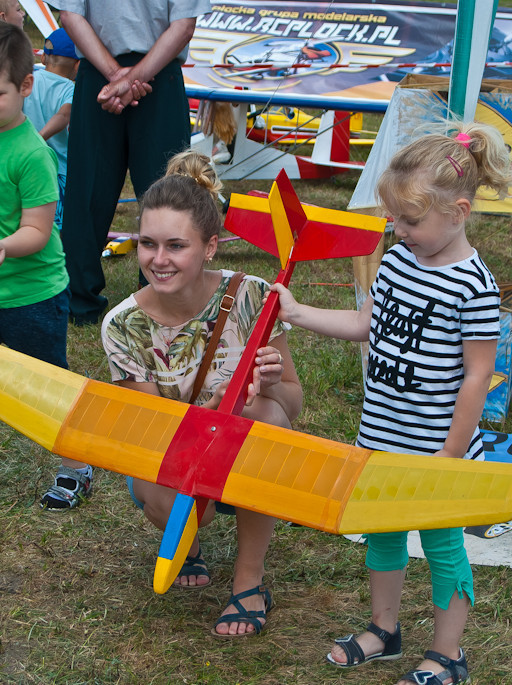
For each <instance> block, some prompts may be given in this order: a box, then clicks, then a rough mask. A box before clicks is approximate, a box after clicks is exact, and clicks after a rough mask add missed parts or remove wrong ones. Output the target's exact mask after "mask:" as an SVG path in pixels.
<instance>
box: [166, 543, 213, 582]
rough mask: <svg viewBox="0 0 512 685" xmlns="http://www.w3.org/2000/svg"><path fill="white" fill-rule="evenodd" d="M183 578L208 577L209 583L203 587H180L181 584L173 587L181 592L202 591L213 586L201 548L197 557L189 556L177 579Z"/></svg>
mask: <svg viewBox="0 0 512 685" xmlns="http://www.w3.org/2000/svg"><path fill="white" fill-rule="evenodd" d="M181 576H187V577H189V576H207V577H208V582H207V583H203V585H180V584H179V583H173V586H172V587H177V588H180V589H181V590H202V589H203V588H205V587H208V585H211V583H212V581H211V578H210V574H209V572H208V568H207V566H206V562H205V560H204V559H203V553H202V551H201V548H199V552H198V553H197V555H196V556H195V557H193V556H190V555H189V556H187V558H186V559H185V563H184V564H183V566H182V567H181V571H180V572H179V573H178V576H177V578H181Z"/></svg>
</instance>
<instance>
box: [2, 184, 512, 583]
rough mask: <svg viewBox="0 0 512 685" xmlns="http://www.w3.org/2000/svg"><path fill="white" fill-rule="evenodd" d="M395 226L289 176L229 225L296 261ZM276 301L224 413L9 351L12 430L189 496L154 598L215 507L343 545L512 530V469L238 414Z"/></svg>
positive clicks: (336, 253)
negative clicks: (322, 199) (302, 190)
mask: <svg viewBox="0 0 512 685" xmlns="http://www.w3.org/2000/svg"><path fill="white" fill-rule="evenodd" d="M384 223H385V220H383V219H377V218H375V217H363V216H361V215H357V214H346V213H345V212H338V211H333V210H325V209H320V208H318V207H311V206H302V205H301V204H300V202H299V200H298V198H297V196H296V195H295V193H294V191H293V188H292V186H291V183H290V182H289V180H288V178H287V176H286V174H284V172H282V173H281V174H280V175H279V176H278V178H277V180H276V182H275V184H274V186H273V188H272V191H271V193H270V195H269V197H268V198H266V197H247V196H239V195H235V196H232V198H231V204H230V209H229V212H228V216H227V218H226V224H227V227H228V228H229V229H230V230H231V231H233V232H236V233H237V234H238V235H240V236H242V237H245V238H248V239H249V240H250V241H251V242H252V243H254V244H256V245H258V246H259V247H262V248H263V249H265V250H267V251H268V252H270V253H271V254H274V255H276V256H279V258H280V260H281V265H282V267H283V268H282V270H281V271H280V273H279V275H278V281H279V282H281V283H284V284H285V285H286V284H287V283H288V282H289V279H290V276H291V273H292V270H293V267H294V265H295V263H296V262H297V261H303V260H306V259H318V258H322V257H323V258H327V257H342V256H353V255H358V254H368V253H370V252H372V251H373V249H374V248H375V245H376V244H377V242H378V240H379V238H380V236H381V233H382V231H383V230H384ZM278 310H279V302H278V297H277V294H276V293H271V294H270V296H269V298H268V300H267V302H266V304H265V306H264V308H263V311H262V313H261V315H260V318H259V320H258V323H257V325H256V327H255V330H254V332H253V335H252V336H251V338H250V340H249V342H248V345H247V347H246V349H245V351H244V354H243V356H242V358H241V360H240V363H239V365H238V367H237V370H236V372H235V374H234V375H233V378H232V380H231V382H230V384H229V387H228V389H227V391H226V394H225V396H224V398H223V400H222V402H221V404H220V406H219V408H218V409H217V410H211V409H205V408H204V407H197V406H194V405H187V404H184V403H180V402H175V401H172V400H168V399H165V398H162V397H155V396H153V395H149V394H144V393H140V392H137V391H135V390H128V389H126V388H121V387H118V386H115V385H109V384H106V383H101V382H99V381H94V380H90V379H87V378H83V377H81V376H78V375H77V374H74V373H71V372H69V371H65V370H63V369H60V368H57V367H54V366H51V365H49V364H46V363H44V362H41V361H38V360H36V359H33V358H31V357H26V356H25V355H22V354H19V353H17V352H14V351H12V350H9V349H8V348H5V347H0V418H1V419H2V420H3V421H5V422H6V423H8V424H10V425H11V426H13V427H14V428H16V429H17V430H19V431H21V432H22V433H24V434H25V435H27V436H28V437H30V438H31V439H33V440H35V441H36V442H38V443H39V444H41V445H43V446H44V447H46V448H47V449H49V450H51V451H53V452H55V453H57V454H60V455H62V456H65V457H71V458H73V459H77V460H79V461H85V462H87V463H90V464H92V465H95V466H100V467H102V468H105V469H109V470H112V471H117V472H119V473H124V474H127V475H131V476H134V477H136V478H141V479H143V480H147V481H149V482H153V483H159V484H161V485H165V486H168V487H171V488H174V489H176V490H178V492H179V494H178V496H177V498H176V501H175V504H174V507H173V510H172V512H171V515H170V517H169V522H168V524H167V528H166V530H165V532H164V535H163V538H162V544H161V547H160V551H159V557H158V560H157V564H156V569H155V578H154V588H155V591H156V592H159V593H163V592H165V591H166V590H167V589H168V588H169V586H170V585H171V583H172V582H173V580H174V579H175V577H176V576H177V575H178V573H179V571H180V569H181V566H182V564H183V561H184V559H185V557H186V555H187V552H188V551H189V548H190V544H191V542H192V539H193V537H194V535H195V533H196V532H197V529H198V523H199V521H200V519H201V516H202V513H203V512H204V508H205V505H206V502H207V500H208V499H214V500H218V501H222V502H225V503H227V504H232V505H235V506H239V507H244V508H246V509H251V510H254V511H258V512H261V513H264V514H268V515H270V516H276V517H278V518H284V519H287V520H290V521H294V522H297V523H301V524H303V525H306V526H310V527H313V528H318V529H321V530H324V531H328V532H331V533H337V534H339V533H354V532H361V531H365V532H384V531H391V530H402V529H403V528H404V525H406V527H407V528H408V529H417V528H419V529H421V528H442V527H447V526H457V525H479V524H484V523H488V522H489V521H498V520H502V521H507V520H509V519H511V518H512V465H510V464H503V463H499V462H473V461H463V460H460V459H441V458H437V459H432V457H428V456H416V455H400V454H389V453H384V452H372V451H371V450H366V449H361V448H357V447H353V446H350V445H345V444H341V443H336V442H333V441H331V440H326V439H323V438H318V437H315V436H311V435H306V434H302V433H298V432H295V431H293V430H288V429H284V428H278V427H275V426H270V425H267V424H264V423H259V422H257V421H251V420H249V419H246V418H243V417H241V416H239V415H237V414H240V413H241V411H242V408H243V406H244V397H245V392H246V388H247V384H248V379H249V378H250V377H251V374H252V367H253V363H254V357H255V355H256V350H257V349H258V347H260V346H261V345H264V344H265V343H266V341H267V340H268V336H269V334H270V331H271V329H272V325H273V323H274V321H275V318H276V315H277V312H278Z"/></svg>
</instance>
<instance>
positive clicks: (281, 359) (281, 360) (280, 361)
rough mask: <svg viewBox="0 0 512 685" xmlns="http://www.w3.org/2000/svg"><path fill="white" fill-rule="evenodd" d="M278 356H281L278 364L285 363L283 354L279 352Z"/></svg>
mask: <svg viewBox="0 0 512 685" xmlns="http://www.w3.org/2000/svg"><path fill="white" fill-rule="evenodd" d="M278 354H279V359H278V360H277V363H278V364H282V363H283V355H282V354H281V352H278Z"/></svg>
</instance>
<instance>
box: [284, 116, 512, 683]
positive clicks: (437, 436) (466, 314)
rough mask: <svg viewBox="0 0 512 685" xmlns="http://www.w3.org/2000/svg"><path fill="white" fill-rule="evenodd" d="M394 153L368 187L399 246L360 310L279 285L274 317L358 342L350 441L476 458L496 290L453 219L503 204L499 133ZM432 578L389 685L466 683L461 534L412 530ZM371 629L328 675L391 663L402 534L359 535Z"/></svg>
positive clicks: (468, 129) (485, 130)
mask: <svg viewBox="0 0 512 685" xmlns="http://www.w3.org/2000/svg"><path fill="white" fill-rule="evenodd" d="M454 129H456V130H454V131H453V132H452V134H451V135H444V134H437V133H433V134H429V135H426V136H423V137H422V138H419V139H417V140H415V141H414V142H412V143H410V144H409V145H408V146H407V147H405V148H403V149H401V150H400V151H399V152H398V153H397V154H396V155H395V156H394V157H393V159H392V160H391V163H390V165H389V167H388V168H387V169H386V171H385V172H384V173H383V174H382V176H381V178H380V179H379V183H378V185H377V194H378V197H379V200H380V204H381V205H382V208H383V209H384V211H385V212H386V213H387V214H390V215H391V216H393V217H394V230H395V234H396V237H397V238H398V240H399V242H398V243H397V244H396V245H394V246H393V247H391V249H389V250H388V251H387V252H386V254H385V255H384V258H383V260H382V264H381V266H380V268H379V271H378V273H377V277H376V280H375V282H374V284H373V286H372V288H371V290H370V294H369V296H368V298H367V300H366V302H365V304H364V306H363V307H362V309H361V310H360V311H347V310H345V311H336V310H331V311H326V310H322V309H317V308H314V307H309V306H307V305H303V304H298V303H297V302H296V301H295V300H294V298H293V297H292V295H291V294H290V292H289V291H288V290H287V289H286V288H284V287H283V286H282V285H279V284H277V285H275V286H272V289H273V290H276V291H278V292H279V296H280V306H281V309H280V312H279V317H280V319H281V320H283V321H287V322H289V323H291V324H294V325H296V326H300V327H302V328H307V329H309V330H312V331H315V332H317V333H321V334H324V335H329V336H333V337H335V338H341V339H345V340H354V341H366V340H369V342H370V347H369V357H368V370H367V379H366V388H365V399H364V406H363V413H362V417H361V424H360V428H359V435H358V438H357V444H358V445H359V446H360V447H365V448H369V449H372V450H385V451H388V452H401V453H411V454H432V455H433V456H443V457H455V458H465V459H481V458H482V456H483V446H482V442H481V439H480V432H479V428H478V422H479V420H480V416H481V413H482V409H483V406H484V402H485V397H486V394H487V391H488V388H489V381H490V378H491V376H492V373H493V370H494V362H495V354H496V341H497V338H498V337H499V313H498V307H499V291H498V288H497V286H496V283H495V281H494V279H493V277H492V274H491V273H490V272H489V270H488V268H487V267H486V265H485V264H484V262H483V261H482V259H481V258H480V257H479V256H478V253H477V252H476V250H475V249H474V248H472V247H471V245H470V244H469V242H468V239H467V237H466V232H465V223H466V220H467V219H468V217H469V215H470V212H471V205H472V202H473V200H474V198H475V194H476V191H477V188H479V186H481V185H485V186H489V187H491V188H493V189H494V190H496V192H497V193H498V194H499V195H500V196H503V195H504V194H506V192H507V189H508V186H509V184H510V182H511V175H510V160H509V151H508V149H507V147H506V146H505V143H504V141H503V138H502V136H501V134H500V133H499V132H498V131H497V130H495V129H494V128H492V127H489V126H484V125H481V124H476V123H472V124H460V125H458V124H457V125H455V124H454ZM420 536H421V542H422V546H423V550H424V552H425V556H426V558H427V560H428V563H429V565H430V570H431V577H432V598H433V603H434V621H435V627H434V637H433V641H432V644H431V647H430V649H428V650H427V651H426V653H425V656H424V660H423V661H422V662H421V664H420V665H419V666H418V668H416V669H414V670H412V671H409V672H408V673H407V674H406V675H404V676H403V677H402V678H401V679H400V680H399V683H398V685H406V684H407V683H411V682H412V683H417V684H418V685H448V683H463V682H469V676H468V668H467V663H466V659H465V656H464V652H463V650H462V649H461V647H460V640H461V637H462V633H463V630H464V626H465V623H466V619H467V614H468V609H469V605H470V604H473V601H474V595H473V581H472V573H471V567H470V565H469V562H468V558H467V554H466V551H465V549H464V541H463V532H462V529H461V528H458V529H446V530H425V531H421V532H420ZM367 539H368V551H367V556H366V565H367V566H368V568H369V569H370V586H371V600H372V622H371V623H370V625H369V626H368V627H367V629H366V631H365V632H363V633H362V634H360V635H358V636H355V635H348V636H346V637H343V638H339V639H338V640H336V641H335V642H336V644H335V645H334V646H333V648H332V649H331V652H330V653H329V654H328V655H327V659H328V661H329V662H330V663H331V664H333V665H335V666H337V667H340V668H348V667H353V666H360V665H361V664H363V663H366V662H368V661H372V660H393V659H398V658H400V657H401V656H402V651H401V634H400V624H399V623H398V612H399V607H400V598H401V592H402V585H403V581H404V578H405V568H406V565H407V561H408V554H407V532H401V533H400V532H399V533H383V534H372V535H368V536H367Z"/></svg>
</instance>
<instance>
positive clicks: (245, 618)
mask: <svg viewBox="0 0 512 685" xmlns="http://www.w3.org/2000/svg"><path fill="white" fill-rule="evenodd" d="M253 595H263V599H264V601H265V609H264V610H262V611H248V610H247V609H246V608H245V607H244V605H243V604H242V603H241V601H240V600H241V599H245V598H246V597H252V596H253ZM231 604H232V605H233V606H234V607H235V609H236V610H237V613H236V614H235V613H232V614H224V616H221V617H220V618H219V619H217V621H215V623H214V625H213V628H212V631H211V632H212V635H214V636H215V637H221V638H224V637H226V638H231V637H252V636H254V635H259V634H260V633H261V631H262V630H263V629H264V628H265V626H266V625H267V623H266V621H265V623H263V624H262V623H261V621H260V619H266V618H267V614H268V612H269V611H270V610H271V609H272V606H273V603H272V597H271V595H270V592H269V591H268V590H267V588H266V587H265V586H264V585H257V586H256V587H253V588H251V589H250V590H246V591H245V592H239V593H238V594H237V595H231V597H230V598H229V600H228V603H227V604H226V606H227V607H228V606H230V605H231ZM221 623H248V624H251V625H252V626H254V630H251V631H250V632H247V631H246V632H245V633H235V634H234V635H231V634H222V633H218V632H217V631H216V630H215V628H216V627H217V626H218V625H219V624H221Z"/></svg>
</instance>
